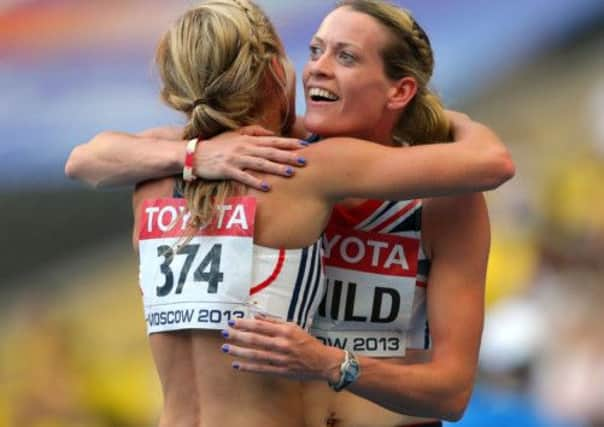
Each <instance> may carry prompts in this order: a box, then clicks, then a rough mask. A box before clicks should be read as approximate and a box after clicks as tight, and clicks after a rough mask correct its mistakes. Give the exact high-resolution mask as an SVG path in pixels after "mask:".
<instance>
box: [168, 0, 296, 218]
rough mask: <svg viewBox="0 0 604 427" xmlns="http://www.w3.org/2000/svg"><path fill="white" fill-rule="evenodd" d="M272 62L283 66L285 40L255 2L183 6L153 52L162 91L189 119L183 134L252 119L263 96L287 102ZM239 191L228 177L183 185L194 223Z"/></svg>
mask: <svg viewBox="0 0 604 427" xmlns="http://www.w3.org/2000/svg"><path fill="white" fill-rule="evenodd" d="M275 61H277V62H278V63H280V64H281V66H282V64H283V63H284V62H285V61H286V58H285V54H284V50H283V46H282V44H281V41H280V40H279V37H278V36H277V33H276V31H275V29H274V27H273V25H272V24H271V22H270V21H269V19H268V18H267V17H266V15H265V14H264V12H262V10H261V9H260V8H259V7H258V6H256V5H255V4H254V3H252V2H250V1H248V0H207V1H203V2H201V3H200V4H198V5H197V6H195V7H193V8H192V9H190V10H189V11H187V12H186V13H185V14H184V15H183V16H182V17H180V19H178V21H177V22H176V23H175V24H174V25H173V26H172V28H171V29H170V30H169V31H168V32H167V33H166V34H165V35H164V36H163V37H162V39H161V40H160V42H159V45H158V48H157V52H156V63H157V66H158V68H159V73H160V77H161V80H162V89H161V97H162V99H163V100H164V102H165V103H166V104H167V105H169V106H170V107H172V108H174V109H175V110H177V111H182V112H183V113H185V114H186V115H187V118H188V123H187V124H186V126H185V128H184V135H183V138H184V139H192V138H210V137H213V136H215V135H217V134H219V133H222V132H224V131H228V130H233V129H236V128H239V127H242V126H246V125H250V124H253V123H256V122H258V121H259V120H260V119H261V118H262V114H263V109H264V108H265V106H266V105H268V104H267V100H274V99H275V97H283V99H282V100H283V104H282V105H284V107H283V108H284V109H286V108H288V107H289V100H288V94H287V90H286V82H287V76H286V77H285V78H283V77H281V78H280V77H279V76H278V74H277V72H276V70H275V69H274V65H275ZM285 70H287V67H285ZM286 72H287V71H286ZM282 113H283V114H284V116H285V117H286V116H287V115H288V112H287V111H285V112H282ZM285 117H284V120H285ZM179 184H180V185H181V186H183V184H182V182H180V183H179ZM243 191H244V188H243V186H242V185H240V184H237V183H235V182H231V181H205V180H198V181H195V182H193V183H187V184H185V185H184V195H185V198H186V200H187V203H188V207H189V209H190V211H191V224H192V225H193V226H199V225H201V224H204V223H206V222H207V221H208V220H209V219H210V218H211V217H212V215H213V214H214V213H215V206H216V205H218V204H220V203H222V202H223V201H224V199H225V198H226V197H229V196H232V195H236V194H241V193H242V192H243Z"/></svg>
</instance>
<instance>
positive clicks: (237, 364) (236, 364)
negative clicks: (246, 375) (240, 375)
mask: <svg viewBox="0 0 604 427" xmlns="http://www.w3.org/2000/svg"><path fill="white" fill-rule="evenodd" d="M231 366H232V367H233V368H234V369H239V363H237V362H233V364H232V365H231Z"/></svg>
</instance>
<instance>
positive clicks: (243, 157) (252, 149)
mask: <svg viewBox="0 0 604 427" xmlns="http://www.w3.org/2000/svg"><path fill="white" fill-rule="evenodd" d="M307 145H308V143H307V142H305V141H301V140H298V139H293V138H282V137H277V136H274V134H273V133H272V132H271V131H268V130H266V129H264V128H262V127H260V126H248V127H245V128H242V129H240V130H238V131H236V132H226V133H223V134H220V135H218V136H215V137H214V138H211V139H209V140H206V141H201V142H200V144H199V145H198V146H197V151H196V153H195V171H194V172H195V175H196V176H198V177H200V178H203V179H208V180H212V179H232V180H235V181H238V182H240V183H242V184H245V185H247V186H249V187H252V188H255V189H257V190H261V191H268V190H269V189H270V187H269V185H268V184H267V183H266V182H264V181H263V180H262V179H260V178H257V177H255V176H254V175H253V174H251V173H250V171H254V172H261V173H269V174H273V175H280V176H292V175H293V174H294V168H293V166H297V167H300V166H304V165H305V164H306V159H305V158H304V157H303V156H302V155H300V153H299V152H298V150H300V149H302V148H304V147H305V146H307Z"/></svg>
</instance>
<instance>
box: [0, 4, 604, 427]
mask: <svg viewBox="0 0 604 427" xmlns="http://www.w3.org/2000/svg"><path fill="white" fill-rule="evenodd" d="M191 3H193V2H191V1H184V0H170V1H168V0H87V1H81V0H4V1H3V2H1V3H0V94H1V95H0V96H1V98H0V100H1V101H0V158H1V159H2V168H1V169H0V223H1V224H3V231H2V236H3V238H2V239H1V240H2V242H3V245H2V256H1V257H0V292H1V295H2V299H1V301H2V302H1V303H0V304H1V307H2V310H1V311H0V322H2V325H3V327H2V328H0V425H6V426H13V425H14V426H81V425H86V426H113V425H116V426H139V425H149V424H152V423H153V422H154V420H155V419H156V414H157V411H158V407H159V404H160V396H159V387H158V384H157V380H156V378H155V375H154V373H153V369H152V367H151V361H150V355H149V353H148V350H147V345H146V337H145V333H144V323H143V319H142V316H141V307H140V302H139V296H138V291H137V283H136V282H137V272H136V263H135V259H134V257H133V255H132V254H131V250H130V247H129V245H130V243H129V242H130V227H131V222H132V221H131V213H130V190H129V189H123V190H121V191H119V190H118V191H111V192H93V191H90V190H87V189H84V188H82V186H80V185H78V184H75V183H72V182H69V181H68V180H66V179H65V178H64V175H63V166H64V163H65V160H66V158H67V156H68V154H69V152H70V150H71V149H72V148H73V147H74V146H75V145H77V144H80V143H83V142H86V141H87V140H88V139H90V138H91V137H92V136H94V135H95V134H96V133H98V132H100V131H102V130H108V129H115V130H123V131H139V130H142V129H145V128H149V127H154V126H158V125H165V124H178V123H180V121H181V118H180V117H179V116H177V115H175V114H174V113H172V112H171V111H169V110H168V109H167V108H166V107H164V106H162V105H161V103H160V101H159V96H158V87H159V84H158V78H157V75H156V73H155V71H154V69H153V62H152V58H153V53H154V46H155V43H156V42H157V40H158V39H159V37H160V35H161V33H162V32H163V31H164V30H165V29H167V27H168V26H169V24H170V22H172V20H173V19H174V18H175V17H177V16H178V15H179V14H180V13H182V12H183V11H184V10H185V9H186V8H187V7H188V6H189V5H190V4H191ZM258 3H259V4H260V5H262V6H263V7H264V9H265V10H266V11H267V13H268V14H269V15H270V17H271V18H272V19H273V22H274V23H275V24H276V26H277V28H278V30H279V32H280V34H281V35H282V37H283V39H284V42H285V45H286V48H287V51H288V53H289V54H290V56H291V57H292V59H293V61H294V63H295V65H296V68H297V70H298V72H299V73H300V72H301V70H302V67H303V64H304V62H305V61H306V57H307V43H308V41H309V40H310V37H311V36H312V34H313V33H314V31H315V30H316V28H317V27H318V25H319V23H320V22H321V19H322V18H323V17H324V16H325V15H326V13H328V11H329V10H331V8H332V6H333V2H332V1H325V0H304V1H302V0H290V1H282V0H258ZM396 3H397V4H400V5H402V6H404V7H406V8H407V9H410V10H411V11H412V12H413V14H414V15H415V16H416V18H417V19H418V21H419V22H420V23H421V24H422V25H423V27H424V28H425V29H426V31H427V33H428V34H429V36H430V38H431V41H432V44H433V47H434V50H435V54H436V61H437V72H436V75H435V79H434V82H433V85H434V87H435V88H436V89H437V91H438V92H439V93H440V94H441V95H442V96H443V98H444V100H445V103H446V104H447V106H449V107H451V108H454V109H460V110H463V111H465V112H467V113H469V114H470V115H471V116H472V117H474V118H475V119H477V120H480V121H483V122H485V123H487V124H488V125H489V126H491V127H492V128H494V129H495V130H496V131H497V132H498V134H499V135H500V136H501V137H502V139H504V141H505V142H506V144H508V146H509V147H510V150H511V151H512V154H513V156H514V159H515V161H516V163H517V167H518V173H517V177H516V178H515V179H514V181H512V182H511V183H508V184H506V185H505V186H504V187H502V188H501V189H499V190H497V191H495V192H493V193H491V194H489V195H488V198H489V207H490V212H491V220H492V224H493V245H492V254H491V262H490V266H489V277H488V291H487V303H488V316H487V323H486V328H485V334H484V338H483V350H482V354H481V370H480V371H481V372H480V375H479V378H478V386H477V389H476V392H475V394H474V398H473V400H472V402H471V405H470V408H469V409H468V412H467V414H466V416H465V418H464V419H463V420H462V421H461V422H460V424H461V425H463V426H479V425H493V426H508V425H509V426H596V425H604V408H603V406H604V405H602V403H604V326H603V325H602V323H603V322H602V320H604V318H603V316H602V314H601V310H600V309H601V307H602V305H603V304H604V289H603V287H604V280H603V278H604V273H603V272H604V190H603V187H604V2H603V1H602V0H574V1H569V0H526V1H521V0H510V1H498V2H487V1H481V0H457V1H445V0H408V1H397V2H396ZM299 93H300V92H299ZM297 107H298V111H299V112H300V113H302V112H303V111H304V105H303V102H302V100H299V101H298V105H297Z"/></svg>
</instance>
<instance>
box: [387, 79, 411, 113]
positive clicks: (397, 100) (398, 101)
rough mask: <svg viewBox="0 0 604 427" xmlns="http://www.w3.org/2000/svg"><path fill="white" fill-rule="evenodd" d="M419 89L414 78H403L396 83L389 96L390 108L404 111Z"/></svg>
mask: <svg viewBox="0 0 604 427" xmlns="http://www.w3.org/2000/svg"><path fill="white" fill-rule="evenodd" d="M417 89H418V87H417V81H415V79H414V78H413V77H403V78H402V79H400V80H397V81H395V82H394V83H393V85H392V88H391V90H390V93H389V95H388V96H389V99H388V104H387V105H388V108H390V109H392V110H402V109H403V108H405V107H406V106H407V104H409V103H410V102H411V100H412V99H413V97H414V96H415V95H416V94H417Z"/></svg>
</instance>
